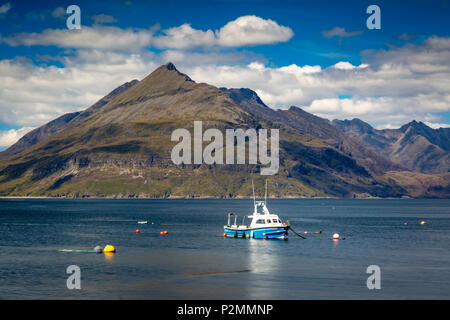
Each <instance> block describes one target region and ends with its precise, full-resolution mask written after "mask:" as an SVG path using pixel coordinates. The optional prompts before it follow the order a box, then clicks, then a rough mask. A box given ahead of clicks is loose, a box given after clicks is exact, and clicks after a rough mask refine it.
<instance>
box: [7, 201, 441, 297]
mask: <svg viewBox="0 0 450 320" xmlns="http://www.w3.org/2000/svg"><path fill="white" fill-rule="evenodd" d="M268 207H269V209H270V210H271V211H272V212H274V213H277V214H279V215H280V217H281V218H282V219H283V220H285V219H289V220H290V221H291V224H292V226H293V228H294V229H295V230H296V231H297V232H304V231H309V232H312V231H314V230H321V231H322V234H318V235H316V234H311V233H308V234H306V236H307V238H308V239H306V240H302V239H300V238H298V237H296V236H295V235H293V233H292V232H291V233H290V239H289V240H288V241H280V240H256V239H234V238H223V237H222V233H223V225H224V224H225V223H226V214H227V213H228V212H236V213H243V214H249V213H250V212H251V211H252V201H251V200H50V199H48V200H47V199H27V200H22V199H1V200H0V298H1V299H449V298H450V254H449V252H450V250H449V249H450V200H332V199H330V200H320V199H316V200H306V199H305V200H291V199H290V200H269V202H268ZM139 220H148V221H149V224H148V225H138V224H137V221H139ZM422 220H425V221H426V222H427V224H426V225H424V226H422V225H420V224H419V223H420V221H422ZM151 222H154V223H155V224H154V225H152V224H151ZM404 222H408V226H404V225H403V223H404ZM137 228H139V229H140V234H136V233H135V230H136V229H137ZM161 230H168V231H169V234H168V235H165V236H162V235H160V234H159V232H160V231H161ZM335 232H338V233H339V234H341V237H345V240H339V241H337V242H336V241H333V240H331V237H332V234H333V233H335ZM97 244H99V245H101V246H102V247H104V246H105V245H106V244H113V245H114V246H115V247H116V249H117V252H116V253H115V254H114V255H113V256H106V255H104V254H95V253H74V252H60V251H58V250H59V249H92V248H93V247H94V246H95V245H97ZM73 264H75V265H78V266H79V267H80V268H81V290H69V289H67V287H66V279H67V277H68V275H67V274H66V268H67V266H69V265H73ZM369 265H378V266H379V267H380V268H381V289H380V290H368V289H367V287H366V280H367V277H368V276H369V274H367V273H366V268H367V267H368V266H369Z"/></svg>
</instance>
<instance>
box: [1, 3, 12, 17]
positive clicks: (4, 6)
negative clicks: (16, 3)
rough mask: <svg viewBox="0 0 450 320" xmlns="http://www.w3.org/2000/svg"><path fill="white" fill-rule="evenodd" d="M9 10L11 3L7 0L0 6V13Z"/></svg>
mask: <svg viewBox="0 0 450 320" xmlns="http://www.w3.org/2000/svg"><path fill="white" fill-rule="evenodd" d="M9 10H11V3H9V2H7V3H5V4H3V5H2V6H0V15H1V14H6V13H7V12H8V11H9Z"/></svg>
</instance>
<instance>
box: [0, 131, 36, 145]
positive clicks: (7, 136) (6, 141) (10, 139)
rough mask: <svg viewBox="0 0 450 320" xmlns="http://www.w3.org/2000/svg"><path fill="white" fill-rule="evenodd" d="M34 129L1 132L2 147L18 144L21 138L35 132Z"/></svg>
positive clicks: (0, 142) (0, 143)
mask: <svg viewBox="0 0 450 320" xmlns="http://www.w3.org/2000/svg"><path fill="white" fill-rule="evenodd" d="M33 129H34V128H32V127H23V128H20V129H17V130H15V129H10V130H7V131H0V147H9V146H11V145H13V144H14V143H16V142H17V141H18V140H19V139H20V138H22V137H23V136H24V135H26V134H27V133H28V132H30V131H31V130H33Z"/></svg>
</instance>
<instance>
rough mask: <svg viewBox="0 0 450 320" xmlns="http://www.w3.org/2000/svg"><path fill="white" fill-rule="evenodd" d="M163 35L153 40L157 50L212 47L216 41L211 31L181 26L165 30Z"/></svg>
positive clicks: (186, 25) (187, 25) (188, 25)
mask: <svg viewBox="0 0 450 320" xmlns="http://www.w3.org/2000/svg"><path fill="white" fill-rule="evenodd" d="M163 32H164V35H163V36H159V37H155V38H154V39H153V41H154V45H155V46H156V47H157V48H172V49H186V48H192V47H200V46H206V47H208V46H212V45H214V43H215V41H216V39H215V36H214V32H212V31H211V30H207V31H201V30H196V29H193V28H192V27H191V25H190V24H187V23H185V24H183V25H181V26H179V27H174V28H170V29H166V30H164V31H163Z"/></svg>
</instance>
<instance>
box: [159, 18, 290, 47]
mask: <svg viewBox="0 0 450 320" xmlns="http://www.w3.org/2000/svg"><path fill="white" fill-rule="evenodd" d="M293 35H294V33H293V31H292V30H291V29H290V28H289V27H285V26H280V25H279V24H278V23H277V22H275V21H273V20H270V19H263V18H260V17H257V16H254V15H249V16H242V17H239V18H237V19H236V20H233V21H230V22H228V23H227V24H226V25H225V26H223V27H222V28H220V29H219V30H216V31H215V32H213V31H212V30H206V31H202V30H197V29H194V28H192V27H191V25H190V24H183V25H181V26H179V27H174V28H170V29H166V30H164V31H163V34H162V35H160V36H158V37H155V38H154V39H153V41H154V45H155V46H156V47H158V48H171V49H187V48H194V47H211V46H223V47H244V46H255V45H261V44H273V43H278V42H286V41H288V40H289V39H291V38H292V36H293Z"/></svg>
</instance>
